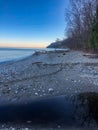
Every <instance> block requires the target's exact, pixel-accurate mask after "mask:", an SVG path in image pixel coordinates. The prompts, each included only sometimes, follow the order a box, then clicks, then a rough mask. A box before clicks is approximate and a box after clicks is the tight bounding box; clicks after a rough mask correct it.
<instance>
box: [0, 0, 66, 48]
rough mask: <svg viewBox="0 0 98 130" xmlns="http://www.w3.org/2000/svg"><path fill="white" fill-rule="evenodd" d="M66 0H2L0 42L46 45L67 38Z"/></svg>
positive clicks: (12, 45) (5, 44)
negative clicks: (57, 39) (65, 32)
mask: <svg viewBox="0 0 98 130" xmlns="http://www.w3.org/2000/svg"><path fill="white" fill-rule="evenodd" d="M67 6H68V2H67V0H0V46H2V47H9V46H11V47H45V46H47V45H48V44H49V43H51V42H53V41H55V40H56V38H60V39H62V38H64V29H65V25H66V24H65V21H64V19H65V18H64V10H65V8H66V7H67Z"/></svg>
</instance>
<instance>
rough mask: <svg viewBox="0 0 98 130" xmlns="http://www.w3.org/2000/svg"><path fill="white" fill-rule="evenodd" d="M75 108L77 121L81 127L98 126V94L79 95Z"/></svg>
mask: <svg viewBox="0 0 98 130" xmlns="http://www.w3.org/2000/svg"><path fill="white" fill-rule="evenodd" d="M75 106H76V107H75V113H76V114H75V115H76V116H75V119H76V120H77V121H78V122H79V124H80V125H81V126H90V125H95V124H96V123H97V124H98V93H93V92H91V93H81V94H79V96H78V97H77V103H76V105H75Z"/></svg>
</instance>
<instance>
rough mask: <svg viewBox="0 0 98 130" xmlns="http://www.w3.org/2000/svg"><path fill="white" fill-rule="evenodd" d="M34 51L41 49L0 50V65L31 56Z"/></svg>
mask: <svg viewBox="0 0 98 130" xmlns="http://www.w3.org/2000/svg"><path fill="white" fill-rule="evenodd" d="M36 50H43V49H23V48H21V49H17V48H0V63H2V62H6V61H10V60H17V59H20V58H24V57H27V56H29V55H32V54H33V53H34V52H35V51H36Z"/></svg>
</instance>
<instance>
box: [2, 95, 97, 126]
mask: <svg viewBox="0 0 98 130" xmlns="http://www.w3.org/2000/svg"><path fill="white" fill-rule="evenodd" d="M92 97H94V98H93V101H92V100H91V99H92ZM95 100H97V102H95ZM97 103H98V99H97V96H96V95H95V94H93V93H90V94H88V93H85V94H80V95H75V96H72V97H70V96H58V97H52V98H41V99H36V100H34V101H29V102H27V103H25V101H24V102H22V103H13V104H7V105H0V122H13V121H20V122H25V121H28V120H29V121H32V123H33V124H39V123H40V124H42V123H43V124H51V123H52V124H53V123H54V124H57V123H59V124H60V125H63V126H68V127H70V126H76V127H78V126H79V127H80V126H81V127H83V126H84V125H86V126H89V125H90V124H93V121H94V123H95V124H97V123H98V122H97V121H98V105H96V104H97ZM93 108H94V109H93Z"/></svg>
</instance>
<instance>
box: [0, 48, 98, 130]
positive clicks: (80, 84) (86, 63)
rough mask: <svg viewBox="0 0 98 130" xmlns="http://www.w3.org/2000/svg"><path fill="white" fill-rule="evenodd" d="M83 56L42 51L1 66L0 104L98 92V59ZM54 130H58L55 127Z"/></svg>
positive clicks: (70, 52)
mask: <svg viewBox="0 0 98 130" xmlns="http://www.w3.org/2000/svg"><path fill="white" fill-rule="evenodd" d="M85 55H86V54H85V53H83V52H79V51H69V52H66V51H64V50H63V51H60V50H59V51H49V52H47V51H43V52H36V53H35V54H33V55H32V56H30V57H28V58H25V59H23V60H19V61H15V62H11V63H5V64H1V65H0V103H2V104H6V103H8V102H10V103H11V102H20V101H24V100H25V101H27V100H32V99H35V98H39V97H44V96H45V97H47V96H48V97H49V96H58V95H66V94H75V93H76V94H77V93H81V92H98V59H97V58H89V57H87V56H85ZM3 125H4V126H3ZM3 125H1V129H5V126H6V124H3ZM6 127H8V128H9V129H11V128H10V127H12V128H16V125H15V124H13V126H10V125H9V124H7V126H6ZM28 127H29V126H28V124H27V129H24V130H28ZM20 129H22V125H21V128H20ZM31 129H32V130H33V128H31ZM36 129H37V128H36ZM52 129H53V128H48V129H47V130H52ZM55 129H60V130H61V128H58V127H57V128H55ZM13 130H14V129H13ZM38 130H39V129H38ZM42 130H44V128H42ZM45 130H46V129H45Z"/></svg>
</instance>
